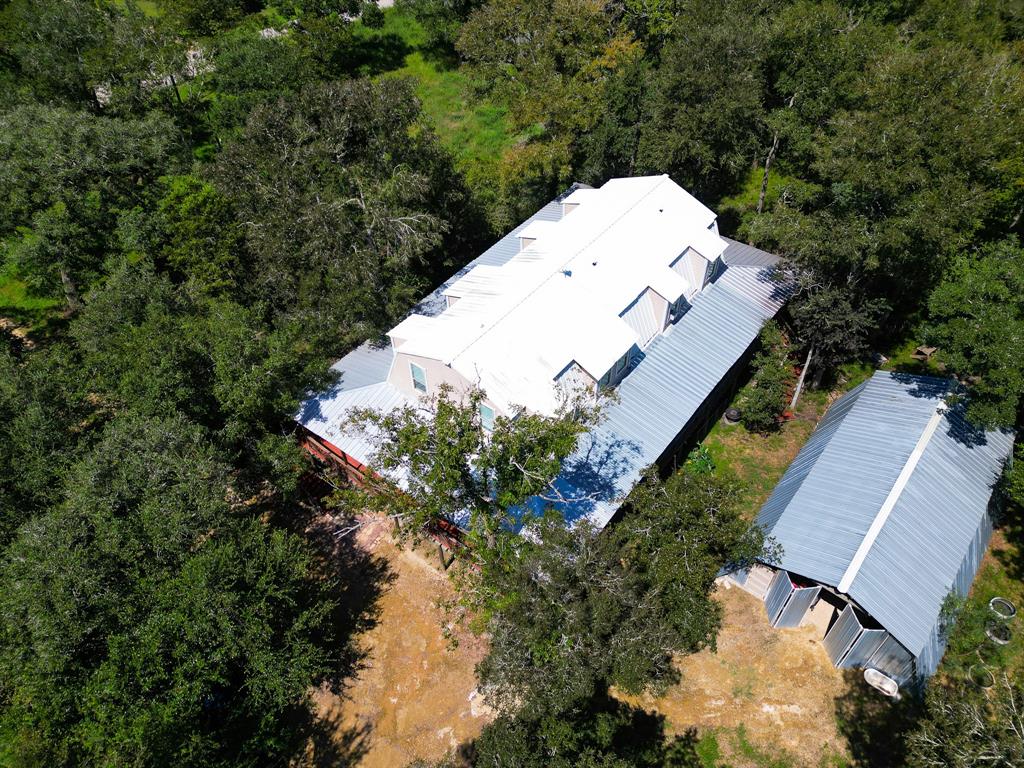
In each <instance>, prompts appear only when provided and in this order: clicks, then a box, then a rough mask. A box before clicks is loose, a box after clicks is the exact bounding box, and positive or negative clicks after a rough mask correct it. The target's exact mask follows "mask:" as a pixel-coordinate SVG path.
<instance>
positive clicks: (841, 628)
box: [823, 604, 864, 667]
mask: <svg viewBox="0 0 1024 768" xmlns="http://www.w3.org/2000/svg"><path fill="white" fill-rule="evenodd" d="M863 629H864V627H862V626H861V624H860V622H859V621H858V620H857V616H856V614H854V612H853V606H851V605H849V604H847V606H846V608H844V609H843V612H842V613H841V614H839V618H838V619H836V623H835V624H833V625H832V629H830V630H829V631H828V634H827V635H825V639H824V641H823V642H824V644H825V651H826V652H827V653H828V656H829V658H830V659H832V663H833V664H835V665H836V666H837V667H838V666H839V665H840V663H841V662H842V661H843V658H845V656H846V652H847V651H848V650H850V646H851V645H853V643H854V641H856V639H857V638H858V637H860V633H861V630H863Z"/></svg>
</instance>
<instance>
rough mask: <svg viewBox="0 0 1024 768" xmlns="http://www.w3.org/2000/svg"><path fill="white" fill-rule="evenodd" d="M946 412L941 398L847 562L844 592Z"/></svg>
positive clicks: (880, 530) (839, 586) (841, 588)
mask: <svg viewBox="0 0 1024 768" xmlns="http://www.w3.org/2000/svg"><path fill="white" fill-rule="evenodd" d="M945 414H946V404H945V403H944V402H940V403H939V404H938V406H937V407H936V408H935V412H934V413H932V415H931V416H930V417H929V419H928V422H927V423H926V424H925V427H924V431H923V432H922V433H921V436H920V437H918V439H917V443H916V444H915V445H914V447H913V449H912V450H911V451H910V455H909V456H908V457H907V460H906V462H905V463H904V464H903V468H902V469H901V470H900V473H899V475H898V476H897V477H896V481H895V482H894V483H893V485H892V488H890V489H889V493H888V494H887V495H886V497H885V501H883V502H882V506H881V507H879V508H878V512H877V513H876V514H875V518H874V520H872V521H871V525H870V526H869V527H868V531H867V533H866V534H865V535H864V538H863V539H862V540H861V542H860V546H859V547H857V551H856V553H854V555H853V559H851V560H850V563H849V565H847V566H846V571H845V572H844V573H843V577H842V578H841V579H840V580H839V584H838V585H837V586H838V589H839V591H840V592H843V593H844V594H849V591H850V587H851V586H852V585H853V581H854V579H856V578H857V574H858V573H859V572H860V569H861V566H862V565H863V564H864V561H865V560H866V559H867V556H868V553H869V552H870V551H871V548H872V547H873V546H874V544H875V541H876V540H877V539H878V536H879V534H880V533H881V532H882V529H883V528H884V527H885V524H886V523H887V522H888V520H889V516H890V515H891V514H892V511H893V509H895V508H896V503H897V502H898V501H899V499H900V496H901V495H902V493H903V489H904V488H906V486H907V483H908V482H909V481H910V477H911V475H913V474H914V470H915V469H917V465H918V462H920V461H921V457H922V456H923V455H924V452H925V449H927V448H928V444H929V443H930V442H931V440H932V437H933V436H934V435H935V432H936V430H937V429H938V428H939V424H940V423H941V422H942V419H943V417H944V416H945Z"/></svg>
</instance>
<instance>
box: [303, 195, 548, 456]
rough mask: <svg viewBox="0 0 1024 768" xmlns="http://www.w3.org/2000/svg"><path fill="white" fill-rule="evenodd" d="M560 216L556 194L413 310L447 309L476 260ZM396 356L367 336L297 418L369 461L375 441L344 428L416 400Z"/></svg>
mask: <svg viewBox="0 0 1024 768" xmlns="http://www.w3.org/2000/svg"><path fill="white" fill-rule="evenodd" d="M567 194H568V193H567ZM559 199H561V198H559ZM561 218H562V204H561V203H560V202H559V200H552V201H551V202H550V203H548V204H547V205H545V206H544V207H543V208H541V209H540V210H539V211H537V212H536V213H535V214H533V216H531V217H530V218H528V219H527V220H526V221H524V222H523V223H522V224H520V225H519V226H518V227H516V228H515V229H513V230H512V231H511V232H509V233H508V234H506V235H505V236H504V237H503V238H501V239H500V240H499V241H498V242H497V243H495V244H494V245H492V246H491V247H490V248H488V249H487V250H486V251H484V252H483V253H482V254H480V256H479V257H477V258H476V259H474V260H473V261H471V262H470V263H469V264H467V265H466V266H465V267H463V268H462V269H460V270H459V271H458V272H456V273H455V274H454V275H452V277H451V278H450V279H448V280H446V281H445V282H444V283H442V284H441V285H440V286H438V287H437V288H436V289H435V290H434V291H433V292H432V293H430V294H429V295H428V296H426V297H424V299H423V300H422V301H421V302H420V303H419V304H418V305H417V306H416V307H415V308H413V310H412V311H413V312H419V313H421V314H427V315H435V314H438V313H439V312H442V311H443V310H444V308H445V306H446V302H445V298H444V291H445V289H446V288H447V287H448V286H449V285H450V284H451V283H453V282H454V281H456V280H458V279H459V278H460V277H462V276H463V275H465V274H466V273H467V272H468V271H469V270H471V269H472V268H473V267H475V266H478V265H480V264H489V265H493V266H501V265H502V264H504V263H505V262H507V261H508V260H509V259H511V258H512V257H513V256H515V255H516V254H517V253H518V252H519V237H518V235H519V232H520V231H522V230H523V228H525V227H526V226H527V225H528V224H530V222H533V221H558V220H559V219H561ZM394 356H395V353H394V350H393V349H392V347H391V345H390V344H386V345H383V346H381V345H378V344H375V343H374V342H369V341H368V342H365V343H364V344H361V345H360V346H358V347H356V348H355V349H354V350H352V351H351V352H349V353H348V354H347V355H345V356H344V357H343V358H341V359H340V360H338V361H337V362H336V363H335V364H334V365H332V366H331V368H332V370H334V371H336V372H337V373H338V380H337V381H336V382H335V383H334V384H333V385H332V386H331V387H329V388H328V389H327V390H326V391H324V392H319V393H315V394H312V395H311V396H310V397H309V398H308V399H307V400H306V401H305V402H304V403H302V405H301V406H300V407H299V411H298V413H297V414H296V415H295V420H296V421H297V422H298V423H299V424H301V425H302V426H304V427H306V429H308V430H309V431H311V432H313V433H314V434H316V435H319V436H320V437H322V438H324V439H325V440H328V441H330V442H331V443H332V444H333V445H335V446H336V447H337V448H339V449H341V450H342V451H344V452H345V453H347V454H348V455H349V456H351V457H352V458H354V459H356V460H357V461H360V462H362V463H363V464H366V463H368V461H369V459H370V453H371V452H372V446H371V445H370V444H369V443H368V442H367V441H366V439H365V438H364V437H362V436H360V435H358V434H355V433H354V431H353V430H345V429H343V428H342V427H343V424H344V422H345V419H346V416H345V414H346V413H347V412H348V411H349V410H350V409H352V408H378V409H384V410H391V409H393V408H396V407H398V406H400V405H405V404H412V403H411V402H410V401H409V399H408V398H406V397H405V395H403V394H402V393H401V392H399V391H398V390H397V389H396V388H395V387H393V386H392V385H391V384H389V383H387V378H388V373H389V372H390V370H391V362H392V361H393V360H394Z"/></svg>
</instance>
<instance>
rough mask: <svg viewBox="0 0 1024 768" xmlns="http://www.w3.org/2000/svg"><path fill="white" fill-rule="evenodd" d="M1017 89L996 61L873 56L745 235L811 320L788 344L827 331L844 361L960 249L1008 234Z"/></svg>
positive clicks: (908, 317)
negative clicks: (782, 274)
mask: <svg viewBox="0 0 1024 768" xmlns="http://www.w3.org/2000/svg"><path fill="white" fill-rule="evenodd" d="M1020 84H1021V77H1020V72H1019V71H1018V65H1017V64H1016V63H1013V62H1010V61H1009V60H1007V59H1006V58H1005V56H1004V55H1003V54H1001V53H1000V54H989V53H979V52H976V51H971V50H968V49H965V48H963V47H961V46H958V45H954V44H951V43H939V42H935V41H932V44H930V45H921V46H917V45H910V44H902V45H894V46H891V47H888V46H887V47H883V48H881V49H880V50H877V51H876V52H875V54H874V55H873V57H872V59H871V60H870V62H869V63H868V66H867V69H866V71H865V73H864V74H863V75H862V76H860V78H859V79H858V80H857V82H856V84H855V85H854V87H853V89H852V91H853V98H852V101H851V100H849V99H847V101H848V102H849V103H850V104H851V105H850V106H849V107H848V108H846V109H840V110H838V111H836V112H834V113H833V114H832V116H831V118H830V120H829V121H828V123H827V126H826V128H825V129H824V130H820V131H818V133H817V134H816V138H815V142H814V148H813V153H814V157H813V161H812V162H811V165H810V168H809V169H808V171H809V172H808V173H807V178H806V179H805V180H801V181H797V182H793V183H787V184H786V185H784V187H783V189H782V192H781V196H780V199H779V201H778V202H777V203H776V204H775V206H774V207H773V208H772V210H770V211H768V212H766V213H765V214H764V215H762V216H758V217H755V218H752V219H750V220H749V222H748V224H747V232H748V234H749V236H750V237H751V238H752V239H753V240H754V241H756V242H758V243H760V244H762V245H764V246H766V247H768V248H769V249H771V250H773V251H775V252H777V253H780V254H781V255H783V256H785V257H787V258H788V259H789V261H790V264H791V266H792V267H793V268H794V269H795V270H796V271H797V273H798V274H800V276H801V280H802V281H803V283H804V285H805V286H806V288H805V290H802V291H801V292H800V293H799V294H798V295H797V297H796V298H795V300H794V303H793V309H792V311H793V313H794V315H795V316H796V315H798V314H800V313H804V314H807V315H809V316H810V317H811V318H812V322H809V323H806V324H805V326H804V327H803V328H798V331H799V332H800V336H801V338H802V339H806V338H809V337H810V334H809V333H808V332H807V331H809V330H811V329H812V327H813V326H814V325H815V324H817V323H821V322H822V321H826V320H827V321H828V324H829V325H831V326H832V327H833V328H836V329H841V333H840V334H839V337H840V339H845V341H843V343H844V344H845V345H846V346H847V347H848V348H849V352H848V353H847V354H846V355H845V357H837V358H836V359H837V360H841V359H851V358H853V357H854V356H855V355H856V354H857V353H858V352H860V351H861V350H863V349H865V348H866V346H867V345H868V343H869V339H870V338H871V336H872V335H873V334H874V333H876V332H877V330H878V329H879V327H880V325H881V323H882V322H883V321H885V322H886V323H887V324H888V326H889V328H890V329H899V328H906V327H908V324H910V323H911V322H912V319H913V318H914V316H915V315H916V313H918V312H919V311H920V310H921V309H922V308H923V305H924V303H925V301H926V298H927V296H928V294H929V293H930V291H931V290H932V288H934V286H935V285H936V283H937V282H938V280H939V278H940V277H941V275H942V274H943V273H944V271H945V269H946V268H948V266H949V265H950V263H951V262H952V260H953V258H954V256H955V254H957V253H958V252H960V251H962V250H964V249H965V248H967V247H969V246H968V244H969V243H970V242H972V240H973V239H975V238H979V239H981V238H983V232H984V231H985V230H986V229H988V230H992V231H994V232H1000V233H1002V232H1005V231H1006V229H1007V228H1008V227H1012V226H1013V218H1014V215H1015V214H1014V211H1015V210H1016V209H1017V207H1018V203H1017V202H1014V203H1010V202H1009V201H1010V200H1011V199H1012V200H1015V201H1019V194H1020V190H1021V189H1024V188H1022V187H1020V186H1019V167H1020V166H1019V163H1018V162H1017V160H1016V158H1019V157H1020V147H1019V146H1018V143H1017V141H1016V139H1015V138H1014V135H1015V134H1014V130H1015V129H1014V128H1013V127H1012V126H1013V125H1015V124H1016V122H1017V121H1018V119H1019V118H1018V115H1019V114H1020V110H1021V109H1022V107H1024V90H1022V88H1021V85H1020ZM950 126H956V130H951V129H950ZM879 137H883V138H884V140H879ZM829 303H833V304H834V308H833V309H832V310H831V311H828V308H827V305H828V304H829ZM830 346H831V348H832V350H836V351H838V346H839V345H837V344H835V343H833V344H831V345H830ZM819 361H820V362H822V363H824V364H825V365H830V364H834V363H830V361H828V360H827V359H821V358H819Z"/></svg>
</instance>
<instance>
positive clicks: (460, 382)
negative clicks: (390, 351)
mask: <svg viewBox="0 0 1024 768" xmlns="http://www.w3.org/2000/svg"><path fill="white" fill-rule="evenodd" d="M409 363H416V365H418V366H419V367H420V368H422V369H423V370H424V371H425V372H426V374H427V391H426V392H420V391H419V390H418V389H416V388H415V387H414V386H413V385H412V371H411V370H410V368H409ZM388 381H389V382H391V384H392V385H394V386H395V387H396V388H397V389H398V390H399V391H400V392H402V393H404V394H406V395H408V396H409V397H411V398H413V399H416V398H419V397H421V396H423V395H427V396H428V397H429V396H431V395H435V394H437V390H438V387H440V386H441V384H448V385H449V386H451V388H452V391H453V392H456V393H458V394H461V395H464V394H465V393H467V392H469V391H470V390H471V389H472V388H473V384H472V382H470V381H467V380H466V378H465V377H464V376H463V375H462V374H460V373H458V372H457V371H454V370H452V369H451V368H449V367H448V366H447V365H445V364H444V363H442V362H441V361H440V360H433V359H431V358H429V357H420V356H419V355H407V354H403V353H402V352H401V351H396V352H395V362H394V364H393V365H392V366H391V372H390V373H389V374H388Z"/></svg>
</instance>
